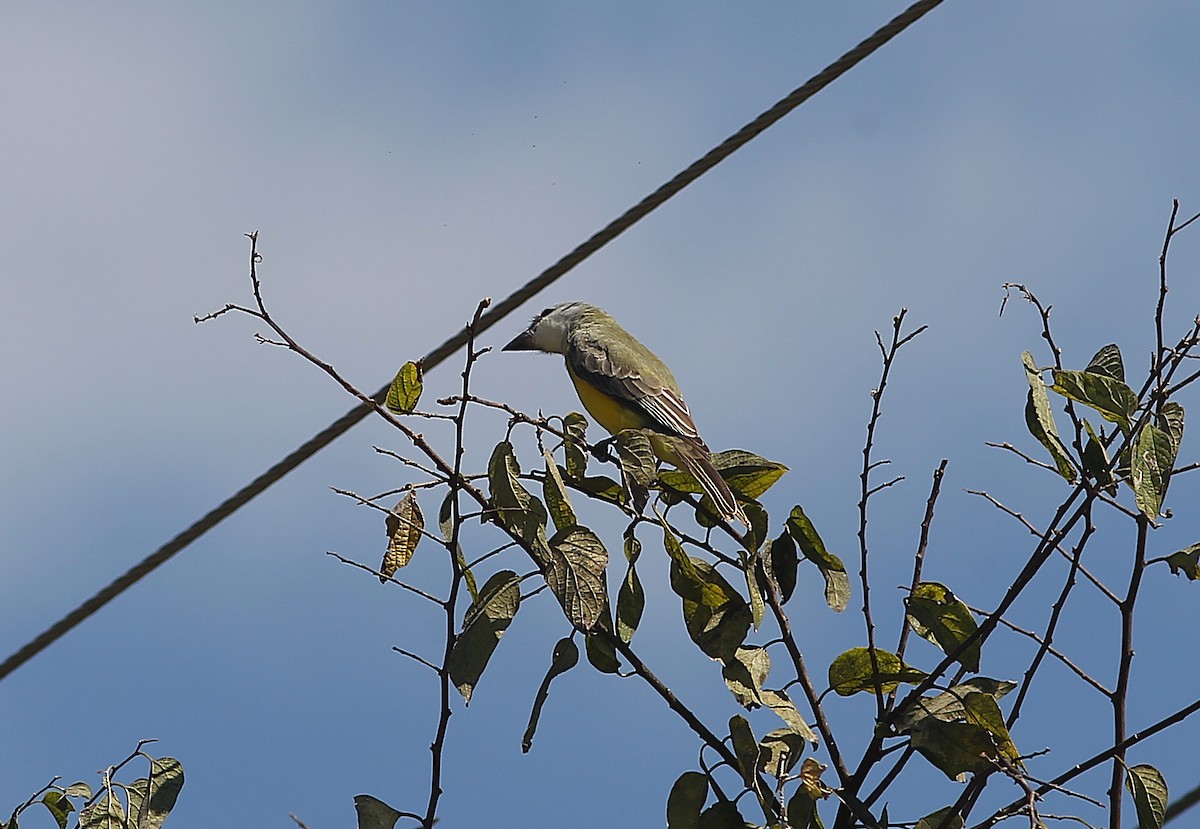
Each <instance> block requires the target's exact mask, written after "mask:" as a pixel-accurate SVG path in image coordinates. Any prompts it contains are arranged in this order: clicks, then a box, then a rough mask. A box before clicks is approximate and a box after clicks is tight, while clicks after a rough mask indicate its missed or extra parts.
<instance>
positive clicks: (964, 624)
mask: <svg viewBox="0 0 1200 829" xmlns="http://www.w3.org/2000/svg"><path fill="white" fill-rule="evenodd" d="M904 607H905V611H906V618H907V619H908V624H909V625H910V626H911V627H912V629H913V630H914V631H915V632H916V633H917V635H918V636H921V637H923V638H925V639H928V640H929V641H930V642H932V643H933V644H935V645H937V646H938V647H939V648H941V649H942V652H943V653H945V654H946V655H949V654H951V653H952V652H953V651H954V650H955V649H956V648H958V646H959V645H961V644H962V643H963V642H965V641H966V640H967V639H968V638H969V637H970V636H971V635H972V634H973V633H975V630H976V627H977V626H976V624H975V617H974V616H972V615H971V611H970V609H968V608H967V606H966V605H965V604H963V602H962V600H960V599H958V598H957V597H956V596H955V595H954V594H953V593H951V592H950V588H948V587H946V586H945V585H944V584H938V583H937V582H932V581H927V582H922V583H921V584H918V585H917V586H916V588H915V589H914V590H913V591H912V593H911V594H910V595H909V596H908V598H907V599H905V601H904ZM958 663H959V664H960V665H962V666H963V667H964V668H966V669H967V670H968V671H970V672H971V673H977V672H978V671H979V642H978V640H977V641H976V642H975V643H974V644H972V645H971V646H969V647H968V648H967V649H966V650H965V651H963V652H962V653H960V654H959V655H958Z"/></svg>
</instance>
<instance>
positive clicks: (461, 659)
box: [446, 570, 521, 703]
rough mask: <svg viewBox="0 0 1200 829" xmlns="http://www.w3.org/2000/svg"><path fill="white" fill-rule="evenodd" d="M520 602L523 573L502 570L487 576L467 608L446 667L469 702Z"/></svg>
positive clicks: (455, 684) (459, 690) (451, 678)
mask: <svg viewBox="0 0 1200 829" xmlns="http://www.w3.org/2000/svg"><path fill="white" fill-rule="evenodd" d="M520 604H521V577H520V576H518V575H517V574H516V573H514V572H513V571H512V570H501V571H499V572H498V573H495V574H494V575H493V576H492V577H491V578H490V579H488V580H487V582H486V583H485V584H484V585H483V589H482V590H481V591H480V592H479V598H478V599H477V600H476V601H474V602H472V604H471V606H470V607H469V608H467V612H466V616H465V617H464V619H463V630H462V633H460V634H459V636H458V639H457V640H455V642H454V648H453V649H452V650H451V651H450V658H449V660H447V663H446V668H447V670H448V671H449V672H450V680H451V681H452V682H453V683H454V686H455V687H456V688H458V692H459V693H460V694H462V695H463V699H465V700H466V701H467V702H468V703H470V702H471V695H472V694H473V693H474V692H475V686H476V685H477V684H478V683H479V677H480V676H482V675H483V670H484V668H486V667H487V663H488V660H489V659H491V658H492V653H493V652H494V651H495V650H496V645H497V644H499V642H500V637H502V636H504V631H506V630H507V629H508V626H509V624H510V623H511V622H512V620H513V616H515V615H516V614H517V608H518V607H519V606H520Z"/></svg>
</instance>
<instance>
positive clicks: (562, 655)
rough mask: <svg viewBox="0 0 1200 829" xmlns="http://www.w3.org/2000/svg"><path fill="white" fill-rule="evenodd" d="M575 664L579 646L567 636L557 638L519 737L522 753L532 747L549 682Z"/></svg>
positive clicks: (547, 693) (577, 662)
mask: <svg viewBox="0 0 1200 829" xmlns="http://www.w3.org/2000/svg"><path fill="white" fill-rule="evenodd" d="M577 664H579V648H578V647H577V646H576V645H575V643H574V642H573V641H572V640H571V639H569V638H563V639H559V640H558V643H557V644H556V645H555V646H554V656H553V658H552V659H551V661H550V668H549V670H547V671H546V676H545V678H544V679H543V680H542V684H541V686H539V687H538V690H537V694H536V695H535V696H534V698H533V710H532V711H531V712H530V713H529V725H528V726H526V728H525V736H524V737H522V738H521V753H522V754H528V753H529V749H530V748H532V747H533V735H534V732H536V731H537V726H538V720H540V719H541V716H542V706H544V705H545V704H546V699H547V698H548V697H549V696H550V683H551V682H553V681H554V678H555V677H557V676H560V675H562V674H565V673H566V672H567V671H569V670H571V669H572V668H574V667H575V666H576V665H577Z"/></svg>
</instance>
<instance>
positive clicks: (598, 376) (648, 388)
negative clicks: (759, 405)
mask: <svg viewBox="0 0 1200 829" xmlns="http://www.w3.org/2000/svg"><path fill="white" fill-rule="evenodd" d="M504 350H505V351H546V352H549V353H552V354H562V355H563V356H564V357H565V358H566V363H567V374H569V375H571V382H572V383H574V384H575V391H576V393H578V394H579V399H580V401H581V402H582V403H583V405H584V408H586V409H587V410H588V412H590V413H591V415H592V417H593V418H595V420H596V422H597V423H599V424H600V425H601V426H603V427H604V428H605V429H607V430H608V431H609V432H610V433H611V434H613V435H615V434H617V433H618V432H620V431H622V430H624V429H647V430H649V431H650V432H651V434H650V445H651V446H652V447H653V449H654V454H655V455H657V456H658V457H659V458H660V459H662V460H664V461H666V462H667V463H669V464H672V465H673V466H676V467H678V468H680V469H686V470H687V471H688V472H690V473H691V474H692V476H693V477H694V478H695V479H696V480H697V481H699V483H700V486H701V487H703V488H704V491H705V492H706V493H708V496H709V497H710V498H712V500H713V503H714V504H716V506H717V511H718V512H719V513H720V515H721V517H722V518H725V519H731V518H736V519H737V520H738V521H741V522H742V523H743V524H745V525H746V526H747V527H749V526H750V524H749V521H747V519H746V513H745V511H744V510H743V509H742V507H741V504H739V503H738V501H737V498H735V497H734V495H733V492H731V491H730V489H729V485H728V484H726V483H725V479H724V478H722V477H721V473H720V472H718V471H717V468H716V467H715V466H713V462H712V453H711V452H709V449H708V447H707V446H706V445H705V444H704V441H703V440H701V439H700V433H699V432H698V431H696V423H695V421H693V420H692V413H691V411H690V410H689V409H688V405H687V403H685V402H684V400H683V393H682V392H680V391H679V384H678V383H676V382H675V376H674V375H673V374H671V370H670V369H669V368H667V366H666V364H664V363H663V361H662V360H660V359H658V357H656V356H654V353H653V352H651V351H650V349H648V348H646V346H644V345H642V344H641V343H640V342H638V341H637V340H636V339H635V338H634V337H633V335H632V334H630V333H629V332H628V331H626V330H625V329H624V328H622V327H621V326H620V325H618V324H617V321H616V320H614V319H613V318H612V317H610V316H609V315H608V314H606V313H605V312H604V311H602V310H600V309H599V308H597V307H596V306H594V305H587V304H585V303H583V302H565V303H563V304H562V305H555V306H554V307H553V308H547V309H546V310H545V311H542V313H540V314H538V315H537V316H536V317H534V318H533V322H531V323H530V324H529V327H528V328H527V329H525V331H524V332H523V333H522V334H520V335H519V336H518V337H517V338H516V339H514V340H513V341H512V342H510V343H509V344H508V345H506V346H504Z"/></svg>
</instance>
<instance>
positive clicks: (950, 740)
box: [911, 717, 1000, 783]
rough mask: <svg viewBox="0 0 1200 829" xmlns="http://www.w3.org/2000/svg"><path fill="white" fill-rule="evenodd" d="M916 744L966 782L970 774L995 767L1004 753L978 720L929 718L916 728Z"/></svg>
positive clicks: (944, 770) (936, 764) (949, 773)
mask: <svg viewBox="0 0 1200 829" xmlns="http://www.w3.org/2000/svg"><path fill="white" fill-rule="evenodd" d="M911 734H912V746H913V748H915V749H916V750H917V751H919V752H920V753H921V755H922V756H923V757H925V759H926V760H928V761H929V762H930V763H932V764H933V765H934V767H935V768H937V769H939V770H940V771H941V772H942V773H943V774H945V775H946V776H947V777H949V778H950V779H951V780H955V781H957V782H959V783H965V782H966V780H967V775H968V774H979V773H986V772H989V771H991V770H992V769H993V768H995V761H996V760H997V758H998V757H999V756H1000V752H999V750H998V749H997V747H996V740H995V738H994V737H992V735H991V734H990V733H988V731H987V729H985V728H981V727H980V726H978V725H975V724H974V723H967V722H944V721H942V720H939V719H937V718H936V717H926V718H925V719H923V720H921V722H920V723H918V724H917V726H916V727H915V728H913V730H912V732H911Z"/></svg>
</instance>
